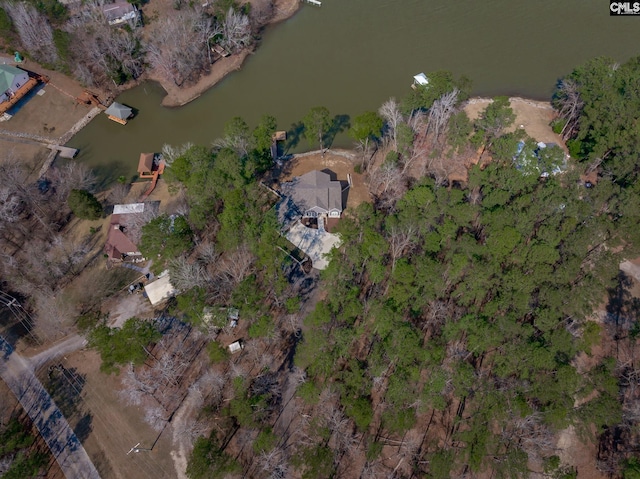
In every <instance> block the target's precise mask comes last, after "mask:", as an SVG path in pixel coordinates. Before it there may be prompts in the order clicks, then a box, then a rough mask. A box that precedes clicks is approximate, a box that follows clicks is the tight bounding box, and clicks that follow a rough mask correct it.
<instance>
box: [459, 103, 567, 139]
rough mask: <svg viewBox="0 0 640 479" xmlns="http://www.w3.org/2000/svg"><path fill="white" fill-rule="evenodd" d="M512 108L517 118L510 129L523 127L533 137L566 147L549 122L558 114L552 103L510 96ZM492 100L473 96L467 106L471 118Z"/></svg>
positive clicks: (475, 116) (478, 114)
mask: <svg viewBox="0 0 640 479" xmlns="http://www.w3.org/2000/svg"><path fill="white" fill-rule="evenodd" d="M509 101H510V102H511V108H512V109H513V112H514V113H515V114H516V120H515V121H514V123H513V126H512V127H511V128H510V129H509V130H508V131H514V130H515V129H516V128H522V129H523V130H524V131H526V132H527V135H529V136H530V137H531V138H533V139H534V140H536V141H542V142H545V143H556V144H558V145H560V146H562V147H564V142H563V141H562V138H561V137H560V135H557V134H555V133H554V132H553V130H552V129H551V126H550V125H549V123H551V120H553V118H554V117H555V116H556V115H555V110H554V109H553V108H552V107H551V104H550V103H547V102H544V101H533V100H526V99H524V98H509ZM491 102H492V100H491V99H489V98H472V99H471V100H469V102H468V104H467V105H466V106H465V108H464V111H466V112H467V115H468V116H469V119H470V120H471V121H474V120H475V119H477V118H478V117H479V116H480V112H481V111H482V110H484V109H485V108H486V107H487V105H489V104H490V103H491Z"/></svg>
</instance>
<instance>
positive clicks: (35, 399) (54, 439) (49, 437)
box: [0, 336, 100, 479]
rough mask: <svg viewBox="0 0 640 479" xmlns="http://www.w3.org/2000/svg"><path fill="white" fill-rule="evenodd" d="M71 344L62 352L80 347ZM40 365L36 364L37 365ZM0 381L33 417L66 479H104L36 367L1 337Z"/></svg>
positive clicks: (65, 344)
mask: <svg viewBox="0 0 640 479" xmlns="http://www.w3.org/2000/svg"><path fill="white" fill-rule="evenodd" d="M69 343H72V344H73V346H71V344H69ZM69 343H67V342H66V341H65V342H63V343H62V344H64V346H62V345H60V346H62V347H60V350H62V351H65V350H66V349H67V347H70V348H73V347H75V346H77V344H78V343H77V342H76V340H75V339H74V340H73V341H70V342H69ZM65 346H66V347H65ZM38 359H39V360H42V359H44V358H43V357H40V358H38ZM40 362H41V361H36V363H40ZM0 377H1V378H2V380H3V381H4V382H5V383H6V384H7V386H9V389H11V391H12V392H13V394H15V396H16V398H17V399H18V401H20V404H21V405H22V407H23V408H24V410H25V411H26V412H27V414H29V417H30V418H31V420H32V421H33V423H34V424H35V425H36V427H37V428H38V431H40V435H41V436H42V438H43V439H44V440H45V442H46V443H47V445H48V446H49V449H50V450H51V454H52V455H53V457H55V459H56V461H57V462H58V464H59V465H60V468H61V469H62V472H63V473H64V475H65V477H66V478H67V479H100V475H99V474H98V471H97V470H96V468H95V466H94V465H93V463H92V462H91V459H90V458H89V455H88V454H87V452H86V451H85V450H84V447H82V443H80V441H79V440H78V438H77V437H76V435H75V433H74V432H73V429H71V427H70V426H69V423H68V422H67V420H66V419H65V417H64V416H63V415H62V412H61V411H60V409H58V406H56V404H55V402H53V399H51V396H49V393H48V392H47V391H46V390H45V389H44V387H43V386H42V384H41V383H40V381H39V380H38V378H37V377H36V375H35V374H34V367H33V365H32V364H31V363H29V362H27V361H26V360H25V359H23V358H22V357H21V356H20V355H18V354H17V353H16V352H15V351H13V348H12V347H11V345H10V344H9V343H8V342H7V341H5V339H4V338H3V337H2V336H0Z"/></svg>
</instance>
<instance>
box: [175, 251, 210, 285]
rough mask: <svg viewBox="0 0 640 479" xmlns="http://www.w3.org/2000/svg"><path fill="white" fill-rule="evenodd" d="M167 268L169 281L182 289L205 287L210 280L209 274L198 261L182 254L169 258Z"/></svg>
mask: <svg viewBox="0 0 640 479" xmlns="http://www.w3.org/2000/svg"><path fill="white" fill-rule="evenodd" d="M169 270H170V271H171V283H172V284H173V285H174V286H175V287H176V288H178V289H179V290H182V291H188V290H190V289H192V288H197V287H205V286H206V285H207V283H208V282H209V281H211V276H209V273H208V272H207V270H206V268H205V267H204V266H203V265H202V264H201V263H200V262H198V261H192V260H189V259H188V258H187V257H185V256H184V255H181V256H178V257H177V258H173V259H172V260H170V261H169Z"/></svg>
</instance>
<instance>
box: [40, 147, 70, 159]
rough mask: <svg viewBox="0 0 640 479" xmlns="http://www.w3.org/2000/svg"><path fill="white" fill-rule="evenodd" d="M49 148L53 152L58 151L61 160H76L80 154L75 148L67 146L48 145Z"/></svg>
mask: <svg viewBox="0 0 640 479" xmlns="http://www.w3.org/2000/svg"><path fill="white" fill-rule="evenodd" d="M47 148H49V149H50V150H52V151H57V152H58V154H59V155H60V158H69V159H72V158H75V157H76V155H77V154H78V150H77V149H75V148H69V147H67V146H60V145H47Z"/></svg>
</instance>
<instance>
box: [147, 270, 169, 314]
mask: <svg viewBox="0 0 640 479" xmlns="http://www.w3.org/2000/svg"><path fill="white" fill-rule="evenodd" d="M144 291H145V292H146V293H147V297H148V298H149V301H151V304H152V305H153V306H155V305H157V304H159V303H161V302H162V301H164V300H165V299H168V298H171V297H172V296H174V295H175V294H176V292H177V291H176V289H175V288H174V287H173V285H172V284H171V280H170V278H169V273H166V274H162V275H161V276H160V277H159V278H158V279H157V280H156V281H154V282H153V283H149V284H147V285H146V286H145V287H144Z"/></svg>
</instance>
